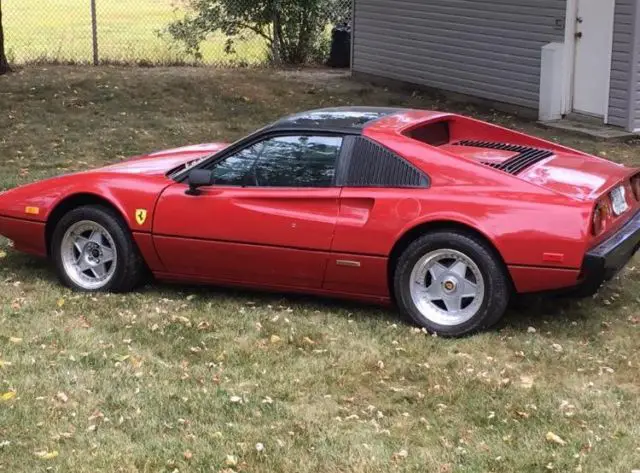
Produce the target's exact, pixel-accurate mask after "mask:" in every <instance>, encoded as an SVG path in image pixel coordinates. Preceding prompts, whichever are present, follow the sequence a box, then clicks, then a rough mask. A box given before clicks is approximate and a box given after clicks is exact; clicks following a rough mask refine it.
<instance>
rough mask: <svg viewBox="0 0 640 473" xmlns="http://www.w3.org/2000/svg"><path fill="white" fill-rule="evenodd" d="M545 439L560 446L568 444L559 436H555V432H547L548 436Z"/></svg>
mask: <svg viewBox="0 0 640 473" xmlns="http://www.w3.org/2000/svg"><path fill="white" fill-rule="evenodd" d="M545 438H546V439H547V442H552V443H555V444H558V445H566V444H567V442H565V441H564V440H562V439H561V438H560V437H559V436H558V435H556V434H554V433H553V432H547V435H545Z"/></svg>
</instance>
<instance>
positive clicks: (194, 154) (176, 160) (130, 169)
mask: <svg viewBox="0 0 640 473" xmlns="http://www.w3.org/2000/svg"><path fill="white" fill-rule="evenodd" d="M227 146H228V144H227V143H206V144H200V145H193V146H185V147H182V148H174V149H169V150H164V151H157V152H154V153H150V154H146V155H143V156H136V157H133V158H131V159H128V160H126V161H123V162H121V163H117V164H112V165H109V166H105V167H103V168H100V169H97V170H96V171H100V172H114V173H119V174H144V175H149V176H154V175H162V174H166V173H167V172H169V171H171V170H174V169H176V168H178V167H180V166H184V165H190V164H195V163H196V162H197V161H199V160H200V159H203V158H206V157H208V156H211V155H212V154H214V153H217V152H218V151H220V150H222V149H224V148H226V147H227Z"/></svg>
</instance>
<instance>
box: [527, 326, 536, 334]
mask: <svg viewBox="0 0 640 473" xmlns="http://www.w3.org/2000/svg"><path fill="white" fill-rule="evenodd" d="M536 332H537V330H536V329H535V327H527V333H536Z"/></svg>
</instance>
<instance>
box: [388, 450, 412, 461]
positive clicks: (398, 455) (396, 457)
mask: <svg viewBox="0 0 640 473" xmlns="http://www.w3.org/2000/svg"><path fill="white" fill-rule="evenodd" d="M408 456H409V452H407V451H406V450H400V451H399V452H396V453H394V454H393V457H392V458H393V459H394V460H403V459H405V458H407V457H408Z"/></svg>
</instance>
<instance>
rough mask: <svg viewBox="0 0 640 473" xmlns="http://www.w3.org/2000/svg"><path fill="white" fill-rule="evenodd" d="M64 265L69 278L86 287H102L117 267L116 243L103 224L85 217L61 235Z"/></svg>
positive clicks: (92, 288) (91, 288)
mask: <svg viewBox="0 0 640 473" xmlns="http://www.w3.org/2000/svg"><path fill="white" fill-rule="evenodd" d="M61 252H62V264H63V265H64V269H65V271H66V273H67V275H68V276H69V278H70V279H71V280H72V281H73V282H74V283H76V284H77V285H78V286H80V287H82V288H83V289H86V290H89V291H90V290H94V289H98V288H100V287H101V286H103V285H104V284H105V283H107V282H108V280H109V279H110V278H112V277H113V275H114V273H115V271H116V267H117V255H118V252H117V250H116V244H115V242H114V241H113V237H112V236H111V234H110V233H109V232H108V231H107V230H106V229H105V228H104V227H103V226H102V225H100V224H98V223H96V222H92V221H89V220H82V221H80V222H77V223H74V224H73V225H71V226H70V227H69V229H68V230H67V231H66V232H65V234H64V236H63V237H62V248H61Z"/></svg>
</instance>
